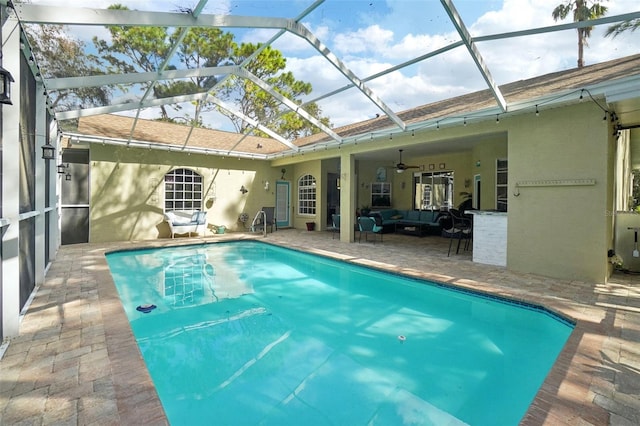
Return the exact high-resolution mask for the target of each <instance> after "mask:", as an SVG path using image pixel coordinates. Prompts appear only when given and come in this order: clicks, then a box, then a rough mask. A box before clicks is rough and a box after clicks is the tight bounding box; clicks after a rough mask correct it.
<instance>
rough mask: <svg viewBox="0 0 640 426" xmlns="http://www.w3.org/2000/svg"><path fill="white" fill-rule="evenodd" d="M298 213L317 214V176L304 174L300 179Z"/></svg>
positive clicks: (304, 214)
mask: <svg viewBox="0 0 640 426" xmlns="http://www.w3.org/2000/svg"><path fill="white" fill-rule="evenodd" d="M298 214H299V215H301V216H315V214H316V178H315V177H314V176H313V175H304V176H302V177H300V179H298Z"/></svg>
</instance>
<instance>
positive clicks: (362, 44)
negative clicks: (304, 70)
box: [333, 25, 393, 55]
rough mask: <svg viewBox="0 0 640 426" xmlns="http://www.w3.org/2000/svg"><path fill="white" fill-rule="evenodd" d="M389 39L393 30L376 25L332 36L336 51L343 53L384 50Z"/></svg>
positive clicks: (390, 39)
mask: <svg viewBox="0 0 640 426" xmlns="http://www.w3.org/2000/svg"><path fill="white" fill-rule="evenodd" d="M391 41H393V32H391V31H389V30H384V29H382V28H380V27H379V26H378V25H372V26H370V27H367V28H362V29H358V30H357V31H351V32H348V33H344V34H337V35H335V36H334V37H333V42H334V44H335V46H336V48H335V50H336V52H337V53H340V54H343V55H349V54H354V53H371V52H376V51H380V50H385V48H386V46H387V45H388V44H389V43H390V42H391Z"/></svg>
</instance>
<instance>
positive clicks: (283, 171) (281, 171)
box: [280, 169, 287, 180]
mask: <svg viewBox="0 0 640 426" xmlns="http://www.w3.org/2000/svg"><path fill="white" fill-rule="evenodd" d="M280 173H282V176H280V180H284V174H285V173H287V169H282V170H280Z"/></svg>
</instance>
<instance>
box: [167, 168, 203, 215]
mask: <svg viewBox="0 0 640 426" xmlns="http://www.w3.org/2000/svg"><path fill="white" fill-rule="evenodd" d="M164 209H165V211H169V210H201V209H202V176H200V175H199V174H198V173H196V172H194V171H193V170H189V169H176V170H172V171H170V172H169V173H167V174H166V175H164Z"/></svg>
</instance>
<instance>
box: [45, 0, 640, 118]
mask: <svg viewBox="0 0 640 426" xmlns="http://www.w3.org/2000/svg"><path fill="white" fill-rule="evenodd" d="M114 2H115V1H113V0H76V1H74V3H73V5H74V6H80V7H82V6H86V7H95V8H99V7H106V6H108V5H109V4H111V3H114ZM119 2H120V3H123V4H125V5H127V6H129V7H130V8H132V9H138V10H163V11H174V10H177V8H178V6H177V5H178V4H183V3H180V2H178V1H177V0H163V1H159V0H144V1H143V0H137V1H136V0H120V1H119ZM560 2H561V0H502V1H499V0H494V1H490V2H476V1H465V0H454V4H455V5H456V7H458V9H459V11H460V12H461V15H462V17H463V20H465V24H466V26H467V27H468V28H469V31H470V33H471V34H472V35H473V36H476V37H477V36H482V35H490V34H500V33H504V32H510V31H520V30H526V29H532V28H536V27H541V26H552V25H556V24H559V23H556V22H554V21H553V18H552V17H551V12H552V10H553V9H554V8H555V7H556V6H557V5H558V4H559V3H560ZM34 3H39V4H57V5H61V4H64V3H63V1H62V0H34ZM192 3H194V5H195V3H197V1H196V0H193V1H192ZM210 3H211V4H209V5H207V7H206V8H205V11H204V13H214V14H224V13H234V12H235V10H234V9H231V3H230V1H229V0H225V1H216V2H215V3H214V2H210ZM247 4H248V3H247ZM183 5H184V4H183ZM236 5H237V4H236ZM344 5H346V6H344ZM352 5H353V12H354V13H352V14H351V15H349V16H346V15H345V16H341V15H340V14H339V12H342V13H343V12H344V10H349V9H348V2H340V3H327V4H326V5H323V6H321V7H319V8H318V10H317V13H316V12H312V13H310V14H309V15H308V16H306V17H305V18H304V25H305V26H306V27H307V28H308V29H309V30H310V31H312V32H313V34H314V35H315V36H316V37H317V38H318V39H319V40H320V41H321V42H322V43H323V44H324V45H326V46H328V47H329V48H330V49H331V51H332V53H334V54H335V55H337V56H338V57H339V58H341V59H342V61H343V62H344V63H345V64H346V65H347V67H349V69H350V70H352V71H353V72H354V73H355V74H356V75H357V76H358V77H360V78H366V77H368V76H370V75H373V74H375V73H378V72H380V71H384V70H386V69H388V68H390V67H392V66H395V65H397V64H400V63H403V62H405V61H408V60H410V59H412V58H415V57H417V56H420V55H424V54H426V53H430V52H434V51H436V50H437V49H440V48H442V47H444V46H447V45H450V44H451V43H452V42H455V41H457V40H459V39H460V37H459V35H458V34H457V32H455V31H454V30H453V25H452V24H451V23H450V22H449V18H448V17H447V15H446V13H445V12H444V10H443V8H442V6H441V5H440V3H439V2H435V1H429V2H424V1H422V0H421V1H411V0H399V1H392V0H387V1H385V2H380V3H378V2H376V3H373V2H372V3H371V4H369V3H367V4H364V3H362V2H355V1H354V2H353V3H352ZM367 5H368V6H369V7H367ZM605 5H606V6H607V7H608V8H609V13H608V14H607V16H612V15H617V14H621V13H628V12H630V11H637V10H639V9H640V8H639V7H638V4H637V0H609V1H606V2H605ZM186 6H189V4H187V5H186ZM325 6H326V7H325ZM265 7H266V6H265ZM303 7H304V6H301V5H300V4H299V3H295V2H281V3H277V2H276V3H274V4H273V5H271V6H269V7H268V8H267V9H264V8H263V7H262V6H260V7H257V8H256V11H257V12H258V13H269V14H271V15H270V16H283V17H291V16H295V15H296V13H298V12H300V11H301V10H302V8H303ZM489 8H491V9H493V10H487V11H485V12H483V9H489ZM356 10H357V11H358V12H357V13H356ZM331 12H335V13H334V14H333V15H332V14H331ZM466 19H469V20H468V21H467V20H466ZM568 22H571V17H569V18H567V19H566V20H565V21H563V22H562V23H568ZM77 30H79V29H77V28H74V33H75V34H81V35H82V36H83V38H84V39H85V40H90V36H91V35H95V34H100V35H101V36H102V37H106V36H105V35H102V34H106V31H105V30H104V29H103V28H102V27H90V28H85V29H80V31H81V32H75V31H77ZM605 30H606V25H603V26H600V27H596V28H595V29H594V30H593V34H592V36H591V38H590V39H589V47H588V48H586V49H585V61H586V63H587V64H592V63H596V62H602V61H606V60H609V59H612V58H616V57H622V56H626V55H631V54H635V53H637V52H638V48H637V46H639V45H640V31H636V32H635V33H628V34H625V35H623V36H620V37H618V38H616V39H615V40H613V39H611V38H604V37H603V33H604V31H605ZM103 31H104V33H103ZM237 33H238V35H239V38H238V40H239V41H251V42H253V43H255V42H258V41H260V42H263V41H266V40H268V39H270V38H271V37H272V35H273V34H274V30H271V29H252V30H250V29H243V30H239V31H238V32H237ZM476 46H477V48H478V49H479V51H480V53H481V55H482V57H483V59H484V60H485V62H486V64H487V66H488V68H489V70H490V72H491V74H492V76H493V77H494V79H495V80H496V81H497V82H498V84H504V83H508V82H513V81H516V80H520V79H525V78H530V77H533V76H538V75H542V74H546V73H549V72H554V71H559V70H563V69H568V68H573V67H575V65H576V59H577V35H576V31H575V30H567V31H562V32H556V33H543V34H538V35H533V36H527V37H518V38H511V39H503V40H495V41H491V42H479V43H477V44H476ZM274 48H276V49H278V50H281V51H282V52H283V54H284V55H285V57H286V58H287V68H288V70H290V71H292V72H293V74H294V75H295V76H296V78H297V79H300V80H304V81H309V82H311V83H312V85H313V88H314V94H313V95H312V98H313V97H317V96H319V95H321V94H324V93H327V92H331V91H333V90H336V89H338V88H341V87H344V86H345V85H347V84H349V82H348V81H347V79H346V78H345V77H344V76H343V75H342V74H341V73H340V72H339V71H338V70H337V69H336V68H335V67H334V66H333V65H332V64H331V63H329V61H327V60H326V59H325V58H323V57H322V56H320V55H319V54H318V52H317V51H316V50H315V49H314V48H313V47H312V46H311V45H310V44H309V43H308V42H307V41H305V40H303V39H302V38H300V37H297V36H295V35H293V34H291V33H286V34H285V35H283V36H282V37H280V38H279V39H278V41H277V42H276V43H275V44H274ZM366 84H367V86H368V87H369V88H371V89H372V90H373V92H374V93H375V94H376V95H377V96H378V97H379V98H380V99H382V100H383V101H384V102H385V103H386V104H387V105H389V106H390V107H391V108H392V109H394V110H395V111H396V112H399V111H402V110H404V109H407V108H412V107H414V106H417V105H422V104H425V103H429V102H433V101H436V100H441V99H446V98H448V97H451V96H456V95H459V94H462V93H468V92H471V91H475V90H480V89H484V88H486V85H485V83H484V80H483V79H482V77H481V75H480V72H479V71H478V69H477V66H476V65H475V63H474V62H473V60H472V59H471V57H470V55H469V53H468V52H467V49H466V48H465V47H464V46H462V47H458V48H456V49H453V50H451V51H448V52H446V53H444V54H441V55H438V56H436V57H432V58H429V59H427V60H424V61H422V62H420V63H417V64H415V65H412V66H410V67H407V68H405V69H402V70H400V71H396V72H393V73H390V74H388V75H385V76H383V77H380V78H378V79H376V80H374V81H370V82H367V83H366ZM319 103H320V106H321V107H322V108H323V111H324V113H325V115H329V116H330V117H331V120H332V122H333V124H335V125H343V124H349V123H353V122H356V121H359V120H363V119H367V118H371V117H374V116H375V114H376V113H381V111H380V110H379V109H378V108H377V107H376V106H375V105H374V104H373V103H372V102H371V101H370V100H369V99H368V98H367V97H366V96H365V95H364V94H362V93H361V92H359V91H358V90H357V89H355V88H352V89H350V90H348V91H345V92H343V93H341V94H339V95H336V96H334V97H332V98H330V99H325V100H322V101H321V102H319ZM212 120H213V119H212Z"/></svg>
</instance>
